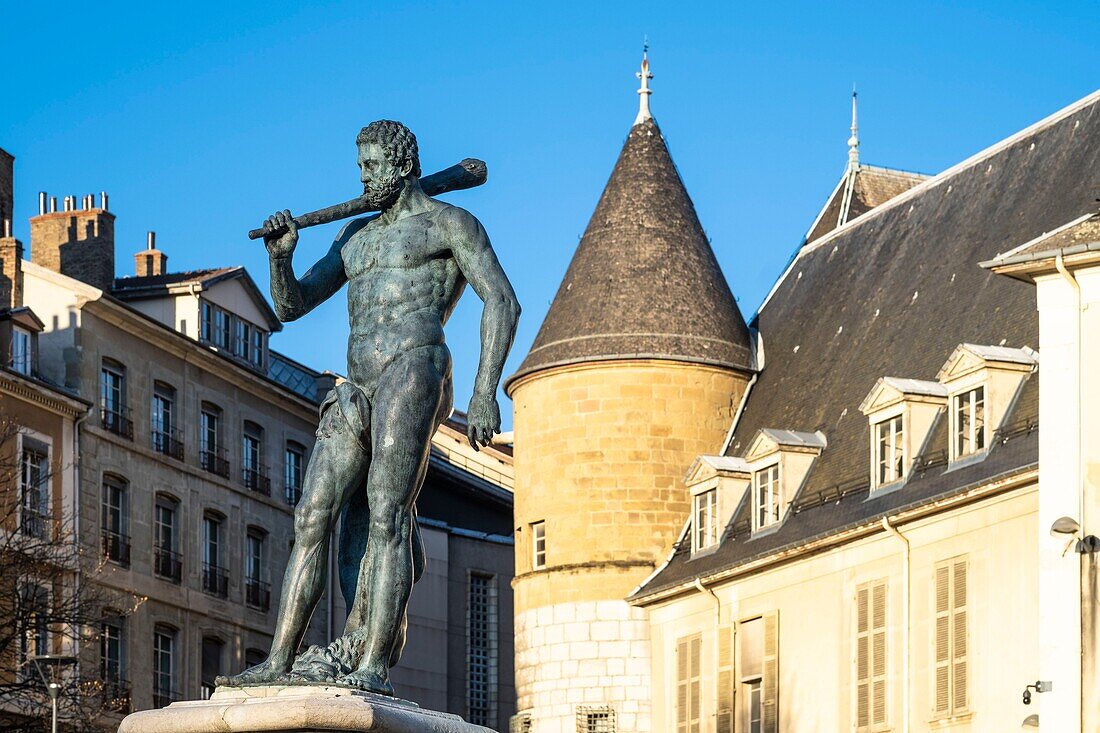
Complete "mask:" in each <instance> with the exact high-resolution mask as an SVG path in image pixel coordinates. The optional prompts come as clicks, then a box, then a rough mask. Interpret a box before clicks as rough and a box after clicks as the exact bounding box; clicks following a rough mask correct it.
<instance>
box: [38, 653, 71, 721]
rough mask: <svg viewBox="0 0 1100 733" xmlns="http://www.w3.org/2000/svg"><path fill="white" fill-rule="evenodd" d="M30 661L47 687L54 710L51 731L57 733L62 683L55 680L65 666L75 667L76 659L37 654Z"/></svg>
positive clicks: (57, 655)
mask: <svg viewBox="0 0 1100 733" xmlns="http://www.w3.org/2000/svg"><path fill="white" fill-rule="evenodd" d="M30 660H31V662H33V663H34V668H35V669H36V670H38V676H39V677H41V678H42V683H43V684H44V685H46V692H47V694H49V696H50V707H51V708H52V715H51V720H52V724H51V726H50V730H51V731H52V733H57V699H58V698H59V697H60V696H61V683H60V682H57V681H56V680H55V679H54V677H55V672H56V671H58V670H60V669H61V667H63V666H69V665H75V664H76V657H71V656H66V655H64V654H35V655H33V656H32V657H31V658H30ZM47 669H49V670H50V674H49V679H47V678H46V671H45V670H47Z"/></svg>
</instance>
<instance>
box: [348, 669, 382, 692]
mask: <svg viewBox="0 0 1100 733" xmlns="http://www.w3.org/2000/svg"><path fill="white" fill-rule="evenodd" d="M340 681H341V682H342V683H343V684H345V685H347V686H348V687H354V688H356V689H359V690H366V691H367V692H373V693H375V694H377V695H385V696H387V697H393V685H391V684H390V681H389V679H388V678H387V677H386V676H385V675H379V674H375V673H374V672H369V671H367V670H363V669H357V670H355V671H354V672H352V673H351V674H347V675H344V677H342V678H341V679H340Z"/></svg>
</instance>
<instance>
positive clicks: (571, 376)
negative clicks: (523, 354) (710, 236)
mask: <svg viewBox="0 0 1100 733" xmlns="http://www.w3.org/2000/svg"><path fill="white" fill-rule="evenodd" d="M640 76H641V77H642V78H643V86H642V89H641V90H640V94H641V97H642V107H641V111H640V113H639V115H638V118H637V120H636V121H635V125H634V127H633V128H632V130H631V133H630V136H629V138H628V140H627V142H626V145H625V146H624V149H623V152H622V154H621V155H620V158H619V162H618V163H617V164H616V168H615V171H614V173H613V174H612V177H611V181H610V182H609V184H608V186H607V188H606V190H605V191H604V194H603V196H602V197H601V200H600V203H599V205H598V206H597V209H596V213H595V214H594V216H593V218H592V221H591V223H590V224H589V228H588V230H587V231H586V233H585V235H584V238H583V239H582V241H581V243H580V245H579V246H578V249H577V252H576V254H575V256H574V259H573V261H572V263H571V264H570V267H569V270H568V271H567V273H566V276H565V278H564V280H563V282H562V285H561V287H560V289H559V291H558V294H557V296H556V298H555V300H554V302H553V305H552V306H551V309H550V312H549V314H548V315H547V318H546V321H545V322H544V324H543V325H542V328H541V330H540V332H539V335H538V337H537V338H536V340H535V343H534V345H533V347H532V349H531V352H530V354H529V355H528V357H527V359H526V360H525V362H524V363H523V365H522V366H521V367H520V369H519V372H518V373H517V374H516V375H514V376H513V377H511V379H510V380H509V382H508V386H507V388H508V390H509V392H510V394H511V395H512V397H513V399H514V401H515V410H516V415H515V428H516V440H515V465H516V525H517V531H518V534H517V540H516V580H515V591H516V599H515V602H516V655H517V656H516V675H517V677H516V681H517V693H518V708H519V713H518V715H517V716H516V718H515V719H514V720H513V730H514V731H535V733H547V732H553V733H559V732H564V731H573V730H577V731H585V732H586V733H589V732H590V733H597V732H604V731H667V732H669V733H732V732H734V731H736V732H737V733H776V732H777V731H799V732H800V733H802V732H803V731H821V732H822V733H831V732H833V731H857V732H862V731H887V730H896V731H976V732H977V731H1007V730H1020V729H1021V727H1022V729H1025V730H1027V729H1033V726H1038V725H1040V721H1041V725H1042V729H1044V730H1051V731H1058V732H1059V733H1061V732H1062V731H1072V732H1077V731H1095V730H1100V727H1098V726H1100V722H1098V721H1097V720H1096V718H1097V713H1096V712H1095V711H1096V704H1095V701H1096V699H1097V692H1098V689H1097V685H1098V683H1097V677H1098V676H1097V674H1096V672H1095V667H1096V663H1097V662H1096V647H1097V641H1098V632H1097V629H1098V628H1100V624H1097V621H1096V619H1097V616H1098V614H1097V610H1096V609H1097V599H1096V598H1095V591H1094V590H1093V589H1094V588H1095V584H1096V559H1095V558H1096V554H1095V553H1096V550H1097V548H1098V547H1100V540H1096V539H1095V537H1094V536H1093V533H1095V532H1096V530H1097V524H1096V521H1097V520H1096V519H1095V517H1097V516H1100V514H1098V512H1100V507H1098V506H1097V492H1098V491H1100V487H1098V486H1097V483H1096V482H1097V476H1096V475H1095V474H1096V473H1097V471H1096V470H1095V466H1096V465H1097V463H1096V461H1097V458H1096V456H1094V455H1092V454H1093V453H1095V450H1094V449H1093V448H1092V447H1091V446H1092V445H1093V444H1095V443H1096V441H1095V440H1092V439H1091V438H1092V437H1093V433H1092V432H1091V431H1093V429H1094V428H1096V426H1095V425H1093V422H1095V420H1093V419H1092V418H1091V417H1090V416H1091V415H1092V414H1093V413H1096V412H1097V409H1098V408H1100V397H1098V394H1097V393H1096V389H1097V385H1096V384H1093V382H1095V381H1096V380H1095V379H1094V378H1092V377H1091V375H1092V374H1094V373H1096V372H1097V370H1096V369H1095V368H1094V367H1095V365H1093V361H1094V360H1095V358H1096V357H1097V354H1096V353H1094V352H1095V351H1096V347H1095V346H1094V345H1093V344H1095V343H1100V330H1098V329H1097V326H1098V324H1097V323H1096V322H1094V317H1093V316H1091V315H1089V314H1090V313H1091V310H1090V307H1091V304H1092V303H1093V302H1094V301H1095V300H1096V299H1097V298H1098V297H1100V290H1098V289H1097V283H1098V282H1100V269H1097V266H1096V262H1097V250H1100V242H1098V241H1097V240H1098V239H1100V228H1098V225H1097V223H1096V222H1097V216H1096V215H1095V211H1096V203H1095V201H1094V199H1095V191H1094V189H1095V182H1094V180H1093V179H1094V178H1095V171H1096V170H1097V169H1100V93H1097V94H1094V95H1091V96H1089V97H1087V98H1085V99H1083V100H1081V101H1080V102H1077V103H1075V104H1073V105H1071V106H1069V107H1067V108H1066V109H1064V110H1061V111H1060V112H1057V113H1056V114H1054V115H1052V116H1051V117H1049V118H1047V119H1045V120H1043V121H1041V122H1039V123H1037V124H1035V125H1033V126H1032V127H1030V128H1028V129H1026V130H1024V131H1022V132H1020V133H1018V134H1016V135H1013V136H1012V137H1010V138H1008V139H1007V140H1005V141H1003V142H1001V143H998V144H996V145H994V146H992V147H991V148H989V149H987V150H984V151H982V152H980V153H978V154H976V155H974V156H973V157H971V158H969V159H967V160H965V161H963V162H961V163H959V164H958V165H956V166H953V167H952V168H950V169H949V170H947V171H945V172H943V173H941V174H939V175H937V176H932V177H929V176H925V175H921V174H914V173H907V172H904V171H899V170H894V169H889V168H880V167H875V166H868V165H866V164H864V163H862V162H861V161H860V158H859V137H858V130H857V125H856V118H855V101H854V98H853V110H852V112H853V116H852V136H851V139H850V140H849V160H848V164H847V166H846V167H845V169H844V173H843V175H842V176H841V178H840V181H839V182H838V184H837V186H836V187H835V189H834V190H833V191H832V193H831V194H830V195H829V196H828V197H827V200H826V203H825V205H824V206H823V207H822V208H821V210H820V212H819V213H818V214H817V216H816V217H815V218H814V220H813V223H812V225H811V227H810V230H809V231H808V233H807V236H806V237H805V238H804V240H803V242H802V243H801V244H800V246H799V248H798V250H797V251H796V253H795V256H794V257H793V258H792V261H791V263H790V265H789V266H788V268H787V270H786V271H785V272H784V273H783V275H782V277H781V278H780V279H779V281H778V282H777V283H776V284H775V285H774V287H773V288H772V290H771V292H770V294H769V295H768V297H767V299H766V300H765V302H764V304H763V305H762V306H761V307H760V309H759V311H758V312H757V314H756V315H755V316H754V317H753V318H752V319H751V321H750V322H749V324H748V326H747V327H746V326H745V325H744V322H743V321H742V320H741V316H740V314H739V313H738V311H737V306H736V305H735V304H734V301H733V299H732V297H731V296H730V295H729V290H728V287H726V285H725V281H724V278H723V277H722V275H721V272H720V271H719V270H718V268H717V265H711V264H709V262H713V256H712V255H710V249H709V247H708V246H707V244H706V240H705V238H703V237H702V235H701V233H697V232H699V230H698V224H697V220H696V218H695V215H694V212H693V211H692V209H691V208H690V202H689V200H688V198H687V194H686V192H684V190H683V188H682V183H681V181H680V180H679V177H678V176H677V175H676V174H675V170H674V168H673V167H672V165H671V162H667V161H668V158H667V150H666V149H665V147H664V144H663V141H662V139H661V134H660V131H659V129H658V128H657V127H656V124H655V123H654V122H653V121H652V119H651V117H650V115H649V109H648V96H649V90H648V83H647V82H648V78H647V76H648V69H647V68H645V67H644V66H643V69H642V74H641V75H640ZM1000 253H1004V254H1000ZM708 256H709V257H710V260H709V262H708V259H707V257H708ZM699 263H707V264H706V266H705V267H700V266H699ZM983 263H984V269H983ZM991 270H993V271H991ZM994 271H995V272H994ZM995 273H999V274H995ZM1001 274H1003V275H1009V276H1012V277H1015V278H1017V279H1019V280H1024V281H1026V282H1034V283H1035V284H1036V288H1035V289H1032V288H1029V287H1028V286H1027V285H1024V284H1021V283H1019V282H1013V281H1012V280H1010V279H1007V278H1005V277H1001V276H1000V275H1001ZM1036 296H1038V297H1037V298H1036ZM1036 304H1038V315H1037V314H1036ZM1040 354H1041V357H1040ZM1040 363H1041V365H1042V366H1041V368H1040ZM1040 423H1041V424H1042V426H1043V429H1042V431H1040V430H1039V426H1040ZM708 446H709V447H708ZM627 585H631V587H630V588H629V589H628V590H626V591H625V592H624V590H623V589H624V588H625V587H626V586H627ZM620 599H626V604H625V607H624V604H622V603H621V602H620Z"/></svg>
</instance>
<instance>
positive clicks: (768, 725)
mask: <svg viewBox="0 0 1100 733" xmlns="http://www.w3.org/2000/svg"><path fill="white" fill-rule="evenodd" d="M762 694H763V707H764V733H779V614H778V613H772V614H768V615H767V616H765V617H764V674H763V693H762Z"/></svg>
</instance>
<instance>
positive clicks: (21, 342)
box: [11, 326, 31, 374]
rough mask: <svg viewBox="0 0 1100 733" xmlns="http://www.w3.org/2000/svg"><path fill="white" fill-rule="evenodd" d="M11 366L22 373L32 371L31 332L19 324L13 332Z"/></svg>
mask: <svg viewBox="0 0 1100 733" xmlns="http://www.w3.org/2000/svg"><path fill="white" fill-rule="evenodd" d="M11 368H12V369H13V370H15V371H17V372H19V373H20V374H30V373H31V333H30V331H24V330H23V329H22V328H19V327H18V326H15V327H13V328H12V333H11Z"/></svg>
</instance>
